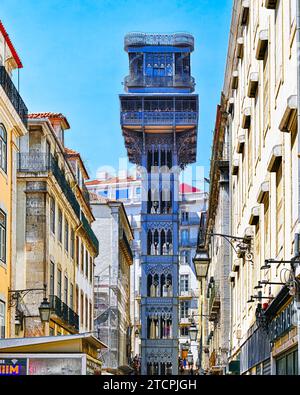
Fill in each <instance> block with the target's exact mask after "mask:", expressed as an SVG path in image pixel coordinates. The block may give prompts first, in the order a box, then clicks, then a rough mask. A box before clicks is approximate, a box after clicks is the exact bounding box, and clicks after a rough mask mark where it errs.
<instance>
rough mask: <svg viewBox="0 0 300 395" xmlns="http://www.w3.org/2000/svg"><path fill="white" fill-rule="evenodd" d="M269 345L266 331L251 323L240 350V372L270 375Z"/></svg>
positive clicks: (243, 373)
mask: <svg viewBox="0 0 300 395" xmlns="http://www.w3.org/2000/svg"><path fill="white" fill-rule="evenodd" d="M270 355H271V345H270V341H269V338H268V334H267V332H266V331H265V330H264V329H263V328H262V327H258V326H257V324H255V325H253V327H252V328H250V330H249V331H248V339H247V340H246V342H245V343H244V344H243V345H242V346H241V350H240V355H239V359H240V374H242V375H270V374H271V361H270Z"/></svg>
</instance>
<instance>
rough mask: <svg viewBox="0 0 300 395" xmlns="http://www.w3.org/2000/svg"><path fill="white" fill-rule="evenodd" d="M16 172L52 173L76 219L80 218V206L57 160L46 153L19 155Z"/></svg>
mask: <svg viewBox="0 0 300 395" xmlns="http://www.w3.org/2000/svg"><path fill="white" fill-rule="evenodd" d="M18 171H19V172H22V173H41V172H50V171H51V172H52V174H53V175H54V177H55V179H56V181H57V182H58V184H59V186H60V188H61V190H62V191H63V193H64V195H65V196H66V198H67V199H68V201H69V203H70V204H71V206H72V208H73V210H74V211H75V213H76V215H77V217H78V218H80V205H79V203H78V201H77V199H76V197H75V195H74V193H73V191H72V188H71V187H70V185H69V183H68V181H67V180H66V177H65V175H64V173H63V172H62V170H60V168H59V166H58V163H57V160H56V159H55V158H54V157H53V156H52V155H48V154H46V153H20V154H19V155H18Z"/></svg>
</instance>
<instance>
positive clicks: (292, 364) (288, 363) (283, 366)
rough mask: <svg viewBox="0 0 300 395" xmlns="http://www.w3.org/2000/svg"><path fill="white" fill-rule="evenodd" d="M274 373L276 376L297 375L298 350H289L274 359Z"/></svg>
mask: <svg viewBox="0 0 300 395" xmlns="http://www.w3.org/2000/svg"><path fill="white" fill-rule="evenodd" d="M276 374H277V375H278V376H283V375H289V376H294V375H295V376H297V375H298V351H297V350H296V351H294V352H291V353H289V354H287V355H285V356H284V357H282V358H279V359H277V361H276Z"/></svg>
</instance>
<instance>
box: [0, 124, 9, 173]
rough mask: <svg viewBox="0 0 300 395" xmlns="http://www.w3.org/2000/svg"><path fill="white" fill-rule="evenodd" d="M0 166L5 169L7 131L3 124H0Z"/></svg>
mask: <svg viewBox="0 0 300 395" xmlns="http://www.w3.org/2000/svg"><path fill="white" fill-rule="evenodd" d="M0 168H1V169H2V170H3V171H5V173H6V171H7V133H6V130H5V128H4V126H3V125H1V124H0Z"/></svg>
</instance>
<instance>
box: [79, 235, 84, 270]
mask: <svg viewBox="0 0 300 395" xmlns="http://www.w3.org/2000/svg"><path fill="white" fill-rule="evenodd" d="M80 267H81V271H82V272H83V269H84V245H83V242H81V256H80Z"/></svg>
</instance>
